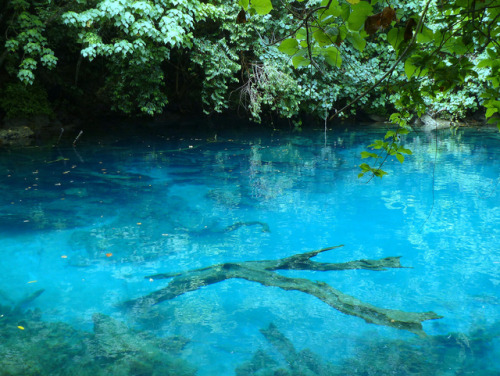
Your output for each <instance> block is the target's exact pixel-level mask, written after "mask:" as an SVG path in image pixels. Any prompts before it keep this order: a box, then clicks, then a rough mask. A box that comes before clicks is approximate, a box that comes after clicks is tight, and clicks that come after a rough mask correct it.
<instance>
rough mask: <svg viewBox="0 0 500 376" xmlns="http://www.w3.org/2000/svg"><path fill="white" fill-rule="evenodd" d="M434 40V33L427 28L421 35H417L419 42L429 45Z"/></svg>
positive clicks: (423, 29) (424, 28)
mask: <svg viewBox="0 0 500 376" xmlns="http://www.w3.org/2000/svg"><path fill="white" fill-rule="evenodd" d="M433 40H434V33H433V32H432V30H431V29H429V28H428V27H427V26H423V27H422V30H421V31H420V33H418V34H417V42H419V43H429V42H432V41H433Z"/></svg>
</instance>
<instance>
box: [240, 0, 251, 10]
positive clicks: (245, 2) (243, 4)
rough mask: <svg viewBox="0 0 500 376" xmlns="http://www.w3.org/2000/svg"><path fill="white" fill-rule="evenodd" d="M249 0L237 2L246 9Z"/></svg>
mask: <svg viewBox="0 0 500 376" xmlns="http://www.w3.org/2000/svg"><path fill="white" fill-rule="evenodd" d="M249 2H250V0H240V1H239V2H238V4H240V6H241V7H242V8H243V9H245V10H248V4H249Z"/></svg>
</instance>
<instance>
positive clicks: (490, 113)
mask: <svg viewBox="0 0 500 376" xmlns="http://www.w3.org/2000/svg"><path fill="white" fill-rule="evenodd" d="M497 112H498V108H493V107H491V108H488V109H487V110H486V114H485V116H486V117H487V118H489V117H491V116H493V114H495V113H497Z"/></svg>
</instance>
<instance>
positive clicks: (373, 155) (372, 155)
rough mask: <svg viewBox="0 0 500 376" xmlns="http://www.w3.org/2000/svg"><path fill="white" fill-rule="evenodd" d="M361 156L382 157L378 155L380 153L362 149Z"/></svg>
mask: <svg viewBox="0 0 500 376" xmlns="http://www.w3.org/2000/svg"><path fill="white" fill-rule="evenodd" d="M361 158H363V159H365V158H380V157H379V156H378V154H375V153H370V152H368V151H362V152H361Z"/></svg>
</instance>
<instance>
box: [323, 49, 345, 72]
mask: <svg viewBox="0 0 500 376" xmlns="http://www.w3.org/2000/svg"><path fill="white" fill-rule="evenodd" d="M322 52H323V54H324V56H325V60H326V62H327V63H328V64H330V65H331V66H332V67H337V68H340V66H341V65H342V57H341V56H340V52H339V50H338V49H337V47H335V46H331V47H328V48H325V49H324V50H323V51H322Z"/></svg>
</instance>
